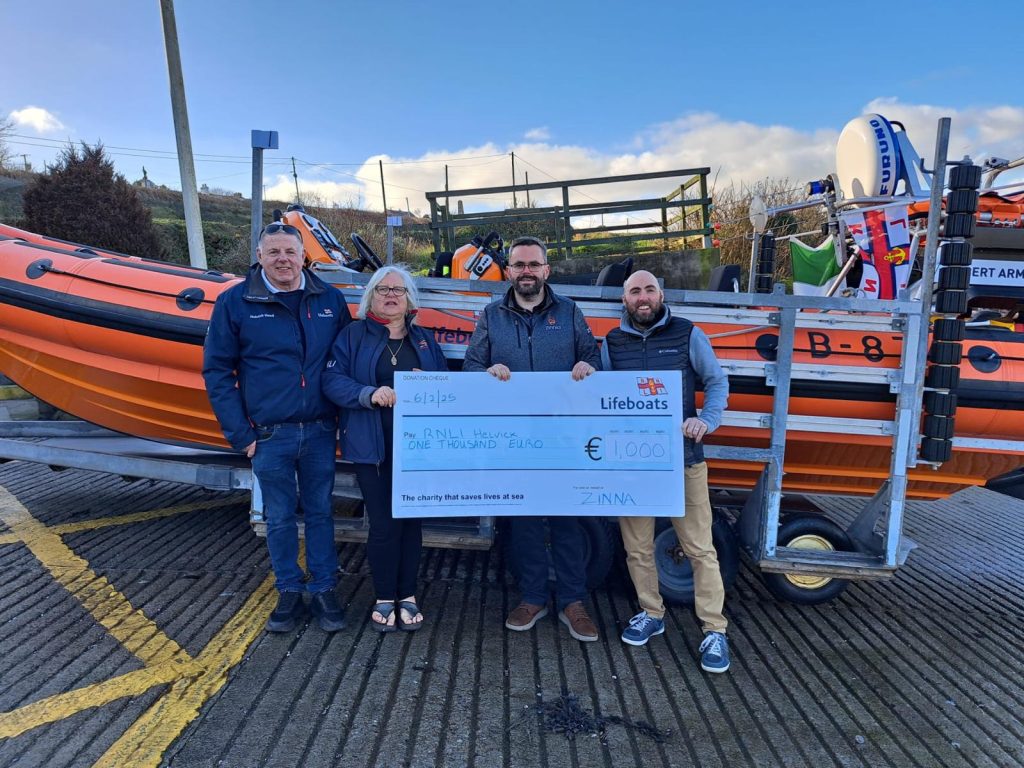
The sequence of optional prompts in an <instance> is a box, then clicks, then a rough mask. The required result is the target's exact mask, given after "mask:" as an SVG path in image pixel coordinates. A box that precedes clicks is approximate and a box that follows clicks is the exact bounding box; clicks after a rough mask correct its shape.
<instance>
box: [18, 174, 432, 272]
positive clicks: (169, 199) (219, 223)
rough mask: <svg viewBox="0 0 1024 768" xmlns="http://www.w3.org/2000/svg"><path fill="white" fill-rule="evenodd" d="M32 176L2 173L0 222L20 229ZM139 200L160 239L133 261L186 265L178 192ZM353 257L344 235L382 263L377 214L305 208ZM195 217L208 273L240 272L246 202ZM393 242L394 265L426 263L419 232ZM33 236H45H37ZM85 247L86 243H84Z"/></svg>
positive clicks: (208, 202) (220, 204)
mask: <svg viewBox="0 0 1024 768" xmlns="http://www.w3.org/2000/svg"><path fill="white" fill-rule="evenodd" d="M35 176H36V174H34V173H31V172H25V171H10V170H5V171H3V173H2V175H0V221H2V222H4V223H5V224H10V225H11V226H15V227H23V228H24V226H25V223H24V221H23V216H24V211H23V208H22V197H23V195H24V192H25V188H26V186H27V185H28V184H30V183H31V182H32V180H33V179H34V178H35ZM137 191H138V194H139V198H140V199H141V201H142V203H143V205H145V206H146V207H147V208H149V210H150V211H151V212H152V214H153V224H154V225H155V226H156V229H157V234H158V235H159V238H160V245H161V249H162V251H163V252H162V253H160V254H152V253H139V254H133V255H136V256H145V257H148V258H163V259H166V260H167V261H171V262H174V263H178V264H187V263H188V239H187V236H186V233H185V209H184V204H183V203H182V197H181V193H180V192H176V191H174V190H171V189H166V188H163V187H153V188H149V189H144V188H142V187H138V188H137ZM287 206H288V203H287V202H283V201H280V200H268V201H264V204H263V221H264V223H268V222H269V221H270V220H271V216H272V214H273V211H274V209H275V208H277V209H280V210H284V209H285V208H287ZM307 210H308V211H309V213H311V214H312V215H313V216H316V217H317V218H319V219H320V220H321V221H323V222H324V223H325V224H327V226H328V227H330V228H331V231H332V232H334V234H335V235H336V236H337V237H338V239H339V240H341V241H342V242H343V243H345V245H346V246H347V247H349V250H350V251H353V252H354V248H352V247H351V245H350V241H349V239H348V238H349V234H350V233H352V232H358V233H359V234H360V235H362V237H363V238H364V239H365V240H366V241H367V242H368V243H369V244H370V247H371V248H373V249H374V251H376V252H377V253H378V254H380V255H381V256H382V257H383V255H384V253H385V251H386V232H385V227H384V222H383V218H384V216H383V214H381V213H379V212H374V211H359V210H355V209H351V208H335V207H329V206H313V205H310V206H308V207H307ZM199 211H200V215H201V216H202V219H203V239H204V241H205V243H206V261H207V264H208V265H209V267H210V268H211V269H216V270H220V271H224V272H235V273H241V272H244V271H245V270H246V269H247V268H248V265H249V236H250V233H249V219H250V214H251V202H250V201H249V200H248V199H246V198H243V197H241V196H238V197H235V196H226V195H204V194H200V195H199ZM399 232H400V233H401V234H400V236H398V237H396V239H395V259H396V261H400V262H406V263H410V264H412V265H413V266H415V267H417V268H423V267H425V266H426V265H428V264H429V263H430V261H431V257H430V256H429V253H430V245H429V238H427V237H426V236H425V234H424V233H423V232H422V231H419V232H416V233H410V231H409V230H404V229H403V230H399ZM39 234H44V235H45V234H46V233H45V232H41V233H39ZM85 245H89V243H85Z"/></svg>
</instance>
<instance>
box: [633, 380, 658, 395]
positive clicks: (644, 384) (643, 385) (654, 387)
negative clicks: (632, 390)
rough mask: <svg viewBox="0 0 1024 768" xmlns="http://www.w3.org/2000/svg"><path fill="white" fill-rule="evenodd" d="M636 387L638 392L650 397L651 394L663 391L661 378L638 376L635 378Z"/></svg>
mask: <svg viewBox="0 0 1024 768" xmlns="http://www.w3.org/2000/svg"><path fill="white" fill-rule="evenodd" d="M636 388H637V389H638V390H639V391H640V394H641V395H643V396H644V397H651V396H652V395H660V394H663V393H664V392H665V385H664V384H662V382H661V379H654V378H648V377H645V376H641V377H638V378H637V380H636Z"/></svg>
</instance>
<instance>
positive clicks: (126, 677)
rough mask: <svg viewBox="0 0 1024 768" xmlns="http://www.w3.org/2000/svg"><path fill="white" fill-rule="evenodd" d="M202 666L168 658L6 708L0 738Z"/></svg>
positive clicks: (191, 672)
mask: <svg viewBox="0 0 1024 768" xmlns="http://www.w3.org/2000/svg"><path fill="white" fill-rule="evenodd" d="M201 671H202V668H201V667H200V666H199V665H198V664H196V663H195V662H178V661H169V662H165V663H163V664H157V665H156V666H153V667H143V668H142V669H137V670H135V671H133V672H128V673H126V674H123V675H119V676H117V677H114V678H111V679H110V680H104V681H103V682H101V683H94V684H93V685H87V686H85V687H83V688H78V689H77V690H74V691H68V692H67V693H58V694H55V695H53V696H47V697H46V698H45V699H40V700H39V701H34V702H32V703H31V704H26V705H25V706H24V707H19V708H18V709H15V710H12V711H10V712H2V713H0V739H9V738H12V737H14V736H20V735H21V734H23V733H25V732H26V731H30V730H32V729H33V728H38V727H39V726H41V725H47V724H49V723H55V722H57V721H58V720H63V719H64V718H66V717H69V716H70V715H72V714H76V713H78V712H82V711H84V710H86V709H91V708H94V707H101V706H103V705H104V704H109V703H110V702H112V701H117V700H118V699H123V698H125V697H127V696H141V695H142V694H143V693H145V692H146V691H148V690H149V689H150V688H152V687H154V686H156V685H166V684H167V683H173V682H174V681H175V680H179V679H181V678H182V677H183V676H187V675H197V674H199V673H200V672H201Z"/></svg>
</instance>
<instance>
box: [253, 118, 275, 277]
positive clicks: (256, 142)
mask: <svg viewBox="0 0 1024 768" xmlns="http://www.w3.org/2000/svg"><path fill="white" fill-rule="evenodd" d="M250 136H251V141H250V143H251V144H252V217H251V218H250V220H249V230H250V237H251V241H250V242H251V244H250V249H249V263H250V264H255V263H256V248H257V247H258V246H259V242H260V233H261V232H263V198H264V197H266V196H267V187H266V185H265V184H264V183H263V150H265V149H277V146H278V136H277V131H251V132H250Z"/></svg>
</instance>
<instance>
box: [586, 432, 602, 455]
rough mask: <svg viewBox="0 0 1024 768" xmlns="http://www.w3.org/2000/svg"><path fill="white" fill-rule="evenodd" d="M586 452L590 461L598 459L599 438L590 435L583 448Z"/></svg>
mask: <svg viewBox="0 0 1024 768" xmlns="http://www.w3.org/2000/svg"><path fill="white" fill-rule="evenodd" d="M583 450H584V451H586V452H587V456H589V457H590V460H591V461H600V460H601V456H600V454H598V451H599V450H601V438H600V437H592V438H590V439H589V440H588V441H587V445H586V447H585V448H584V449H583Z"/></svg>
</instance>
